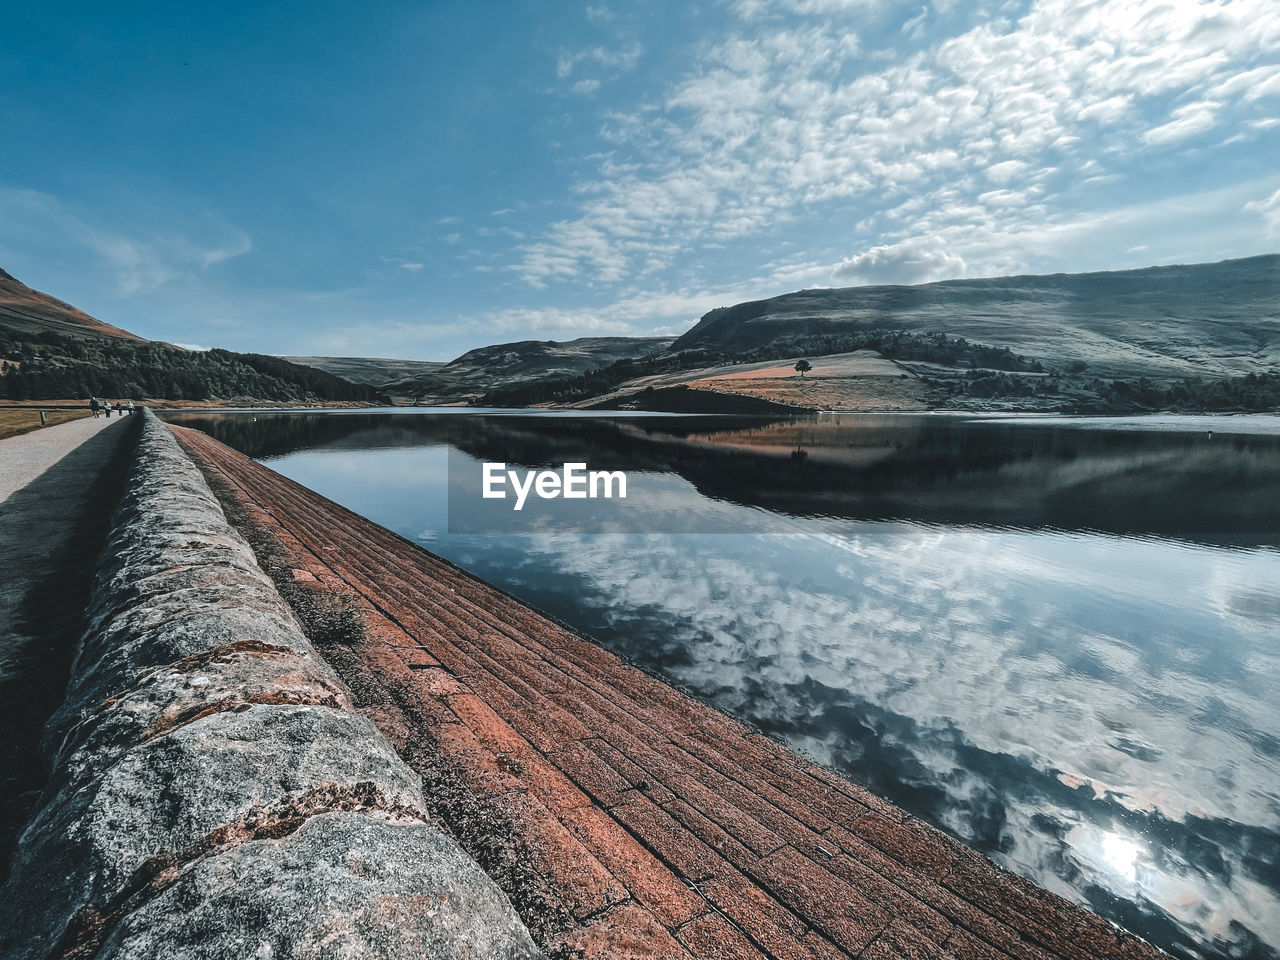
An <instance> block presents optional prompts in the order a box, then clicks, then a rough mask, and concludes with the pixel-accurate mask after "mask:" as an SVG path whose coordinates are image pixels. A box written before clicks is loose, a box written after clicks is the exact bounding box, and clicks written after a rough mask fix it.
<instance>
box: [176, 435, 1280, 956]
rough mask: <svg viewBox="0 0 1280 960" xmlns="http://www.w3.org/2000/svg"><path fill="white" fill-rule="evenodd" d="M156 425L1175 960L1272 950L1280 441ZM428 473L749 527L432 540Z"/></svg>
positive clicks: (1275, 948) (434, 483) (1279, 742)
mask: <svg viewBox="0 0 1280 960" xmlns="http://www.w3.org/2000/svg"><path fill="white" fill-rule="evenodd" d="M171 419H173V420H175V421H177V422H182V423H184V424H187V425H190V426H197V427H200V428H201V429H204V430H206V431H208V432H210V433H212V434H213V435H214V436H216V437H218V438H219V439H221V440H223V441H225V442H227V443H230V444H231V445H232V446H235V447H237V448H239V449H241V450H243V451H245V452H246V453H249V454H250V455H252V456H255V457H258V458H259V459H262V460H263V461H265V462H268V463H269V464H270V465H271V466H272V467H273V468H274V469H276V470H278V471H280V472H281V473H283V474H285V475H287V476H289V477H292V478H293V479H295V480H297V481H299V482H301V483H303V484H305V485H306V486H308V487H311V488H312V489H314V490H317V491H319V492H320V493H322V494H324V495H325V496H328V497H330V498H332V499H334V500H337V501H338V502H340V503H342V504H344V505H346V506H348V507H350V508H351V509H353V510H356V511H357V512H359V513H361V514H363V515H365V516H367V517H369V518H371V519H372V520H374V521H376V522H378V523H381V524H384V525H385V526H387V527H390V528H391V529H393V530H396V531H397V532H399V533H401V534H403V535H405V536H407V537H410V538H412V539H415V540H417V541H419V542H420V543H422V544H423V545H424V546H426V547H428V548H429V549H431V550H433V551H435V552H436V553H439V554H441V555H442V556H445V557H447V558H448V559H450V560H452V561H454V562H455V563H458V564H460V565H461V566H463V567H465V568H467V569H468V570H471V571H472V572H474V573H475V574H477V575H478V576H480V577H483V578H485V579H487V580H489V581H491V582H493V583H495V584H498V585H499V586H501V587H503V588H505V589H507V590H509V591H510V592H512V593H514V594H516V595H517V596H520V597H522V598H524V599H527V600H528V601H529V602H531V603H532V604H534V605H536V606H538V607H540V608H541V609H543V610H546V611H547V612H549V613H551V614H553V615H555V616H557V617H559V618H561V619H562V620H564V621H566V622H568V623H570V624H572V625H573V626H575V627H577V628H579V629H580V630H582V631H584V632H586V633H588V634H590V635H591V636H593V637H595V638H597V639H598V640H599V641H600V642H601V643H603V644H605V645H606V646H608V647H610V648H611V649H614V650H616V651H618V652H619V653H621V654H624V655H625V656H627V657H630V658H631V659H633V660H634V661H636V662H638V663H640V664H642V665H644V666H646V667H649V668H651V669H654V670H657V671H660V672H661V673H662V674H664V675H665V676H667V677H669V678H670V679H671V680H673V681H675V682H676V683H678V684H680V685H682V686H684V687H685V688H687V689H689V690H690V691H691V692H693V693H695V694H696V695H697V696H700V697H702V698H703V699H705V700H707V701H710V702H711V703H714V704H715V705H717V706H719V707H721V708H723V709H725V710H727V711H729V712H731V713H734V714H736V715H738V716H740V717H743V718H745V719H747V720H750V721H751V722H753V723H755V724H757V725H758V726H759V727H761V728H762V729H764V730H766V731H768V732H770V733H772V734H774V735H776V736H779V737H781V738H783V739H785V740H787V741H788V742H789V743H791V744H792V745H793V746H795V747H797V748H798V749H800V750H802V751H804V752H806V753H808V754H810V755H811V756H813V757H814V758H815V759H817V760H818V761H820V762H822V763H824V764H827V765H828V766H831V767H833V768H835V769H837V770H839V771H840V772H842V773H843V774H845V775H846V776H848V777H849V778H851V779H853V780H855V781H858V782H860V783H863V784H865V785H867V786H869V787H871V788H872V789H874V790H876V791H877V792H879V793H881V794H883V795H885V796H888V797H890V798H891V799H893V800H894V801H895V802H897V803H898V804H900V805H901V806H903V807H905V808H906V809H908V810H910V811H911V812H912V813H915V814H916V815H918V816H921V817H923V818H924V819H926V820H929V821H931V822H932V823H934V824H936V825H938V826H940V827H942V828H943V829H945V830H947V831H949V832H950V833H952V834H954V835H955V836H957V837H959V838H960V839H962V840H964V841H965V842H966V843H969V844H970V845H972V846H974V847H976V848H978V849H980V850H982V851H984V852H985V853H987V854H989V855H990V856H991V857H993V858H994V859H995V860H997V861H998V862H1000V863H1001V864H1003V865H1005V866H1006V867H1008V868H1010V869H1012V870H1014V871H1016V872H1018V873H1020V874H1022V875H1023V876H1026V877H1028V878H1030V879H1032V880H1034V881H1036V882H1037V883H1040V884H1042V885H1044V886H1045V887H1048V888H1049V889H1051V890H1053V891H1055V892H1057V893H1059V894H1061V895H1062V896H1064V897H1066V898H1067V899H1069V900H1073V901H1075V902H1077V903H1083V904H1087V905H1088V906H1090V907H1091V908H1093V909H1094V910H1096V911H1097V912H1099V913H1101V914H1102V915H1103V916H1105V917H1107V918H1109V919H1111V920H1113V921H1115V922H1116V923H1118V924H1120V925H1122V926H1124V927H1126V928H1128V929H1130V930H1133V931H1134V932H1137V933H1139V934H1141V935H1143V936H1145V937H1147V938H1148V939H1150V940H1152V941H1153V942H1155V943H1157V944H1158V945H1160V946H1162V947H1164V948H1165V949H1167V950H1169V951H1171V952H1173V953H1175V954H1177V955H1180V956H1187V957H1276V956H1280V418H1231V419H1230V421H1229V422H1228V421H1221V422H1220V421H1211V420H1202V419H1199V418H1158V419H1155V418H1153V419H1148V420H1134V419H1133V418H1129V419H1127V420H1125V421H1118V422H1108V421H1099V420H1088V419H1083V420H1073V421H1070V422H1062V423H1053V422H1046V421H1043V420H1021V421H973V420H966V419H959V418H942V417H906V416H902V417H875V416H853V415H845V416H833V415H828V416H816V417H810V418H803V419H796V420H790V421H770V420H762V419H748V418H741V417H733V418H730V417H697V418H693V417H650V416H643V417H641V416H633V417H627V418H614V417H611V418H599V417H594V418H585V417H584V418H579V417H565V416H535V415H528V414H524V415H513V414H510V413H507V414H472V413H459V412H456V411H455V412H450V413H447V414H446V413H432V412H422V411H413V412H400V413H395V414H370V413H364V412H360V413H333V414H315V413H309V414H261V413H260V414H257V415H256V416H254V415H249V414H223V415H208V414H184V415H174V416H173V417H171ZM1210 429H1212V430H1213V431H1214V432H1213V435H1212V436H1210V435H1209V430H1210ZM450 451H452V457H453V458H454V465H455V470H456V469H457V463H458V458H463V460H464V461H465V462H470V461H477V462H478V461H480V460H501V461H506V462H508V463H509V464H512V465H517V464H521V465H525V466H536V465H541V464H557V465H558V464H560V463H562V462H564V461H566V460H578V459H582V460H586V461H587V462H588V463H589V464H591V466H592V467H593V468H596V467H598V466H599V467H607V468H609V469H627V470H630V471H633V475H635V476H638V477H642V478H643V483H644V484H647V486H644V489H646V490H649V491H657V492H658V495H657V496H654V497H651V500H652V502H651V503H650V504H649V505H647V506H646V505H644V504H643V503H642V504H641V507H639V508H638V509H645V510H652V511H653V515H654V517H655V518H657V517H658V516H659V515H660V514H662V515H664V516H665V518H666V519H667V520H669V519H670V516H669V512H670V510H671V509H673V507H672V505H673V504H677V505H678V506H679V510H681V511H684V514H682V515H684V516H687V517H689V518H693V519H692V520H691V521H690V522H689V523H688V524H687V525H686V526H685V527H680V526H676V527H674V529H742V530H748V531H759V532H746V533H736V534H734V533H729V534H724V533H648V534H646V533H633V534H629V535H612V534H603V535H589V534H576V533H564V532H559V533H557V532H550V533H542V534H537V535H510V534H504V535H495V534H490V535H459V534H452V535H451V534H449V533H448V517H449V514H448V511H447V508H446V491H447V488H448V485H449V480H450V476H449V470H448V464H449V457H450ZM476 470H477V472H478V466H477V468H476ZM583 509H595V507H594V506H592V505H587V506H584V507H583ZM601 509H604V508H603V507H602V508H601ZM455 519H456V518H455ZM455 526H456V524H455ZM630 528H631V529H640V530H643V529H644V524H643V522H641V523H639V524H636V523H635V522H634V517H633V522H632V524H631V526H630ZM653 528H654V529H672V528H673V527H672V525H671V524H670V523H669V522H667V523H662V522H655V524H654V527H653ZM551 529H552V530H555V528H554V527H553V528H551Z"/></svg>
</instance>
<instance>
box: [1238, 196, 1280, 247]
mask: <svg viewBox="0 0 1280 960" xmlns="http://www.w3.org/2000/svg"><path fill="white" fill-rule="evenodd" d="M1244 209H1245V210H1246V211H1248V212H1250V213H1256V214H1258V215H1259V216H1261V217H1262V221H1263V223H1264V224H1265V225H1266V231H1267V235H1268V236H1271V237H1277V238H1280V190H1277V191H1276V192H1275V193H1273V194H1271V196H1269V197H1267V198H1266V199H1265V200H1251V201H1250V202H1249V203H1246V204H1245V205H1244Z"/></svg>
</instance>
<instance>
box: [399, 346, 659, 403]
mask: <svg viewBox="0 0 1280 960" xmlns="http://www.w3.org/2000/svg"><path fill="white" fill-rule="evenodd" d="M671 342H672V341H671V340H670V339H663V338H659V337H580V338H579V339H577V340H569V341H565V342H557V341H555V340H520V341H518V342H515V343H498V344H494V345H492V346H488V347H479V348H477V349H475V350H469V351H467V352H466V353H464V354H463V355H462V356H460V357H458V358H457V359H456V360H451V361H449V362H448V363H446V364H444V365H443V366H441V367H440V368H439V369H437V370H433V371H430V372H428V373H425V374H420V375H416V376H411V377H405V378H402V379H400V380H395V381H390V382H387V383H384V384H381V388H382V389H383V390H385V391H386V392H387V393H390V394H392V395H395V396H404V397H412V398H415V399H417V400H418V401H419V402H420V403H423V404H453V403H470V402H474V401H476V400H478V399H479V398H480V397H482V396H483V395H484V394H485V393H487V392H488V391H490V390H494V389H498V388H502V387H507V386H511V385H515V384H522V385H523V384H533V383H537V382H540V381H544V380H553V379H557V378H561V377H568V376H575V375H578V374H582V373H586V372H587V371H590V370H594V369H597V368H599V367H607V366H609V365H610V364H613V363H616V362H618V361H619V360H633V359H637V358H643V357H649V356H652V355H653V354H657V353H660V352H662V351H663V350H665V349H666V348H667V347H668V346H670V345H671Z"/></svg>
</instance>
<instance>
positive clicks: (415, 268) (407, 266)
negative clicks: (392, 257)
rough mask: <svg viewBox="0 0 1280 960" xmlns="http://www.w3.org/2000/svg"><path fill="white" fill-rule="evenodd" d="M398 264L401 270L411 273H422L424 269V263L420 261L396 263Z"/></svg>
mask: <svg viewBox="0 0 1280 960" xmlns="http://www.w3.org/2000/svg"><path fill="white" fill-rule="evenodd" d="M396 266H398V267H399V268H400V269H401V270H406V271H408V272H409V273H420V272H421V271H422V264H420V263H412V262H409V263H400V264H396Z"/></svg>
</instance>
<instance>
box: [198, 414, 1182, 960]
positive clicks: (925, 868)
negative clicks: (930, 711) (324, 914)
mask: <svg viewBox="0 0 1280 960" xmlns="http://www.w3.org/2000/svg"><path fill="white" fill-rule="evenodd" d="M174 429H175V432H176V433H177V435H178V437H179V439H180V440H181V441H182V443H183V444H184V445H185V446H186V447H187V448H188V449H189V450H190V451H191V452H192V453H194V454H195V456H196V457H197V458H198V459H199V460H200V461H201V462H202V463H203V465H204V466H205V467H206V469H207V472H208V475H209V476H210V479H211V483H212V484H213V486H214V489H215V492H217V493H218V494H219V496H220V497H222V498H223V502H224V506H226V507H227V509H228V513H229V515H230V516H231V518H232V519H233V521H235V522H238V523H241V524H243V525H244V528H245V529H246V530H247V531H248V535H249V537H250V538H251V540H253V542H254V544H255V547H256V548H258V549H259V550H260V554H259V558H260V562H263V563H264V565H265V566H266V567H267V568H269V570H270V571H272V572H274V574H275V575H276V576H277V578H278V582H281V581H283V583H284V589H285V592H286V594H287V595H292V596H293V597H294V600H295V602H297V603H299V604H300V605H303V606H305V605H306V604H308V603H310V604H315V603H318V602H323V594H324V593H325V592H326V591H331V592H334V593H338V594H340V595H341V594H345V595H347V596H348V597H349V598H351V599H352V600H353V601H354V602H355V603H357V604H358V605H359V607H360V609H361V611H362V613H363V618H364V623H365V627H366V633H365V636H364V638H363V639H362V640H358V641H356V642H354V643H351V642H342V641H336V642H331V643H328V644H326V645H323V646H320V647H319V650H320V653H321V654H322V655H323V656H324V657H325V658H326V659H328V660H329V662H330V663H331V664H332V665H333V666H334V667H335V668H336V669H337V671H338V673H339V674H340V675H341V676H342V677H343V679H344V680H345V681H346V683H347V685H348V687H349V688H350V689H351V691H352V693H353V695H354V697H355V699H356V701H357V705H358V706H359V707H361V708H362V709H363V710H364V712H365V713H366V714H368V715H369V716H370V717H372V718H373V719H374V721H375V722H376V723H377V724H378V725H379V727H380V728H381V729H382V730H383V732H384V733H386V734H387V735H388V737H389V738H390V739H391V740H392V742H393V743H395V744H396V747H397V749H398V750H399V751H400V752H401V755H402V756H403V757H404V758H405V759H406V760H407V761H408V762H409V764H410V766H412V767H413V768H414V769H416V770H417V771H418V772H419V773H421V774H422V776H423V780H424V783H425V784H426V787H427V791H426V792H427V794H428V796H429V797H430V798H431V799H432V801H433V802H435V803H437V804H438V809H437V810H436V812H437V813H438V814H439V815H440V816H441V817H442V819H444V821H445V822H446V823H447V824H448V825H449V827H450V829H451V830H453V831H454V832H455V835H457V836H458V838H459V840H460V841H462V843H463V845H464V846H465V847H467V849H468V851H469V852H471V853H472V855H473V856H475V857H476V859H477V860H479V861H480V863H481V865H482V866H484V867H485V869H486V870H487V871H489V872H490V873H491V875H493V876H494V878H495V879H496V880H498V882H499V884H500V885H501V886H502V887H503V889H504V890H505V891H506V892H507V894H508V896H510V897H511V899H512V901H513V903H514V904H515V905H516V907H517V909H519V910H520V911H521V913H522V915H523V917H524V919H525V922H526V923H527V924H528V925H529V927H530V930H531V931H533V932H534V935H535V937H537V938H538V939H539V940H540V941H541V942H542V945H543V946H544V947H546V948H548V952H549V953H551V954H552V955H556V956H558V955H561V954H562V953H564V954H569V955H576V956H581V957H585V958H587V960H626V958H638V957H645V958H649V960H654V958H670V960H728V958H741V960H849V958H854V957H856V958H859V960H914V958H930V960H1089V958H1116V960H1154V958H1156V957H1158V956H1160V954H1159V953H1158V951H1156V950H1154V949H1152V948H1151V947H1149V946H1147V945H1146V944H1144V943H1142V942H1141V941H1139V940H1137V939H1136V938H1134V937H1132V936H1129V935H1127V934H1124V933H1121V932H1120V931H1118V930H1116V929H1115V928H1114V927H1111V926H1110V925H1108V924H1107V923H1105V922H1104V921H1103V920H1101V919H1099V918H1098V917H1096V916H1094V915H1093V914H1090V913H1088V912H1086V911H1085V910H1082V909H1080V908H1079V907H1076V906H1073V905H1071V904H1069V903H1067V902H1066V901H1064V900H1061V899H1059V898H1058V897H1056V896H1054V895H1052V894H1050V893H1047V892H1046V891H1044V890H1041V889H1040V888H1038V887H1036V886H1035V885H1034V884H1031V883H1028V882H1027V881H1025V880H1022V879H1020V878H1018V877H1015V876H1013V875H1012V874H1009V873H1006V872H1004V871H1003V870H1001V869H999V868H998V867H996V866H995V865H994V864H992V863H991V861H989V860H987V859H986V858H985V857H983V856H981V855H979V854H977V853H975V852H973V851H972V850H969V849H967V848H966V847H964V846H962V845H961V844H959V843H957V842H956V841H955V840H953V839H951V838H950V837H947V836H946V835H944V834H943V833H941V832H940V831H938V830H935V829H933V828H932V827H929V826H927V825H925V824H923V823H921V822H919V821H917V820H914V819H912V818H911V817H909V816H907V815H906V814H905V813H903V811H901V810H899V809H897V808H896V807H893V806H891V805H890V804H888V803H886V802H885V801H884V800H882V799H880V798H878V797H876V796H874V795H873V794H871V793H869V792H868V791H866V790H864V789H862V788H861V787H859V786H857V785H855V784H853V783H850V782H849V781H847V780H844V779H842V778H840V777H838V776H836V775H835V774H833V773H831V772H830V771H827V770H825V769H823V768H821V767H818V766H815V765H814V764H812V763H809V762H808V761H806V760H804V759H803V758H801V757H799V756H797V755H796V754H795V753H793V752H791V751H790V750H788V749H787V748H786V747H784V746H782V745H781V744H778V743H776V742H774V741H772V740H770V739H768V738H766V737H763V736H760V735H759V734H756V733H753V732H752V731H751V730H749V729H748V728H747V727H745V726H744V725H742V724H741V723H739V722H737V721H736V720H733V719H731V718H729V717H727V716H725V715H724V714H721V713H719V712H717V711H715V710H713V709H711V708H710V707H707V706H704V705H702V704H700V703H698V702H696V701H694V700H692V699H690V698H689V697H686V696H684V695H683V694H681V693H680V692H678V691H676V690H675V689H673V688H672V687H670V686H668V685H666V684H664V683H662V682H661V681H659V680H657V679H655V678H653V677H650V676H648V675H647V674H644V673H642V672H641V671H639V670H638V669H636V668H634V667H631V666H629V665H628V664H626V663H624V662H623V661H621V660H620V659H619V658H618V657H616V656H614V655H613V654H612V653H609V652H608V651H606V650H604V649H603V648H601V647H599V646H597V645H596V644H594V643H591V642H589V641H587V640H585V639H583V638H581V637H579V636H577V635H575V634H573V633H571V632H570V631H568V630H566V629H565V628H563V627H561V626H559V625H557V624H555V623H553V622H551V621H549V620H547V619H546V618H544V617H542V616H541V615H540V614H538V613H536V612H535V611H533V610H531V609H530V608H529V607H527V606H525V605H524V604H522V603H520V602H519V601H518V600H515V599H514V598H512V597H510V596H508V595H507V594H504V593H502V592H500V591H498V590H496V589H494V588H493V587H491V586H489V585H488V584H485V583H483V582H481V581H479V580H477V579H476V578H474V577H472V576H470V575H468V574H467V573H465V572H464V571H462V570H460V569H458V568H457V567H455V566H453V565H451V564H449V563H447V562H445V561H443V560H441V559H440V558H439V557H435V556H433V555H432V554H430V553H428V552H427V551H425V550H422V549H421V548H419V547H418V546H416V545H415V544H413V543H410V542H409V541H407V540H404V539H403V538H401V537H398V536H396V535H395V534H393V533H392V532H390V531H389V530H386V529H385V528H382V527H379V526H377V525H376V524H373V523H370V522H369V521H368V520H365V519H364V518H362V517H359V516H357V515H356V514H353V513H351V512H350V511H348V510H345V509H344V508H342V507H341V506H339V505H338V504H335V503H333V502H331V501H329V500H326V499H325V498H323V497H321V496H320V495H318V494H316V493H314V492H313V491H310V490H307V489H306V488H305V487H301V486H299V485H298V484H296V483H293V482H292V481H290V480H288V479H286V478H284V477H282V476H280V475H279V474H277V473H274V472H273V471H271V470H269V469H267V468H266V467H263V466H262V465H260V464H258V463H255V462H253V461H252V460H250V459H248V458H247V457H244V456H242V455H240V454H238V453H236V452H235V451H233V450H231V449H229V448H228V447H226V446H224V445H222V444H220V443H218V442H217V441H215V440H212V439H211V438H209V437H208V436H206V435H205V434H202V433H198V432H196V431H193V430H186V429H182V428H174ZM557 951H558V952H557ZM574 951H581V953H574Z"/></svg>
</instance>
